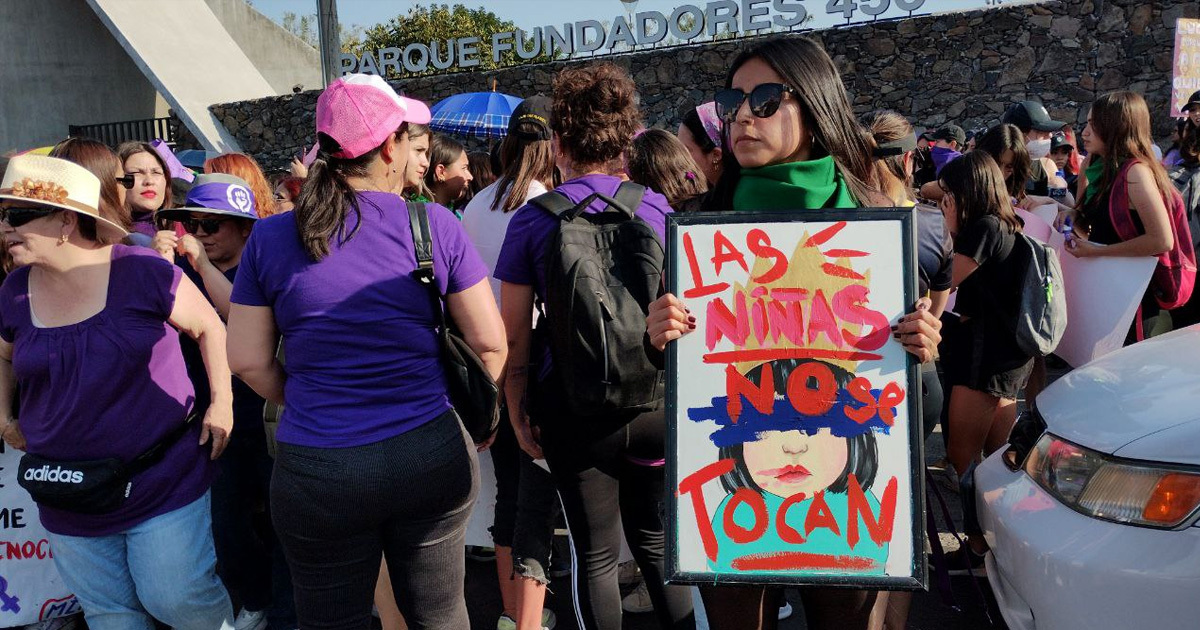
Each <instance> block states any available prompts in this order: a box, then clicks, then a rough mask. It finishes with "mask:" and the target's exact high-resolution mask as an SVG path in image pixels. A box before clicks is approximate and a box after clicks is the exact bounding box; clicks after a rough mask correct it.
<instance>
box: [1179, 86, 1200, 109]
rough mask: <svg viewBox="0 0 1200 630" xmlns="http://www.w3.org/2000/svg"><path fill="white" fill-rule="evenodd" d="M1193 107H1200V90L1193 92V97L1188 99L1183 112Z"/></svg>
mask: <svg viewBox="0 0 1200 630" xmlns="http://www.w3.org/2000/svg"><path fill="white" fill-rule="evenodd" d="M1193 105H1200V90H1197V91H1195V92H1192V95H1191V96H1189V97H1188V100H1187V104H1186V105H1184V106H1183V111H1185V112H1186V111H1188V110H1190V109H1191V108H1192V106H1193Z"/></svg>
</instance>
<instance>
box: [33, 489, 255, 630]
mask: <svg viewBox="0 0 1200 630" xmlns="http://www.w3.org/2000/svg"><path fill="white" fill-rule="evenodd" d="M210 501H211V499H210V497H209V494H208V493H207V492H206V493H205V494H204V496H203V497H201V498H199V499H197V500H195V501H193V502H192V503H190V504H188V505H185V506H184V507H181V508H179V509H177V510H174V511H172V512H167V513H166V514H163V515H160V516H156V517H154V518H152V519H150V520H147V521H145V522H143V523H140V524H138V525H135V526H134V527H132V528H131V529H129V530H126V531H124V532H122V533H120V534H113V535H111V536H96V537H84V536H63V535H59V534H50V545H51V547H52V548H53V549H54V564H55V565H56V566H57V567H58V572H59V573H60V574H61V575H62V578H63V581H64V582H65V583H66V585H67V586H68V587H70V588H71V589H72V590H74V591H75V596H76V597H77V598H79V604H80V605H81V606H82V607H83V614H84V616H85V617H86V618H87V623H88V627H89V628H91V629H92V630H154V619H158V620H159V621H161V622H162V623H165V624H167V625H169V626H171V627H172V628H176V629H177V630H230V629H231V628H233V606H232V605H231V604H230V603H229V594H228V593H227V592H225V587H224V586H222V585H221V581H220V580H219V579H218V578H217V571H216V568H217V567H216V565H217V557H216V554H215V553H214V552H213V540H212V524H211V523H212V521H211V517H210V514H211V509H212V508H211V506H210Z"/></svg>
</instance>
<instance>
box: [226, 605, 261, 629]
mask: <svg viewBox="0 0 1200 630" xmlns="http://www.w3.org/2000/svg"><path fill="white" fill-rule="evenodd" d="M266 627H267V611H265V610H247V609H245V608H243V609H242V612H240V613H238V616H237V619H234V620H233V630H263V628H266Z"/></svg>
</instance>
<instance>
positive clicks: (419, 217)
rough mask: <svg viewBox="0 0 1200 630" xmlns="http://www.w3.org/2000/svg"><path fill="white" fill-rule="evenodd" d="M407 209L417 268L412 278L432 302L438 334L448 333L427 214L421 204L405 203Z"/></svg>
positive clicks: (423, 205)
mask: <svg viewBox="0 0 1200 630" xmlns="http://www.w3.org/2000/svg"><path fill="white" fill-rule="evenodd" d="M404 205H405V206H406V207H407V208H408V224H409V227H410V228H411V229H412V237H413V251H414V252H415V253H416V255H417V268H416V270H415V271H413V277H414V278H416V280H417V282H419V283H421V284H423V285H425V288H426V289H427V290H428V292H429V297H430V299H431V300H432V301H433V315H434V317H435V318H437V325H438V328H440V329H441V331H440V334H441V335H443V336H445V335H446V334H448V333H449V331H448V330H447V328H446V312H445V310H444V309H443V308H442V292H441V291H439V290H438V286H437V276H436V274H435V272H434V269H433V232H432V231H431V230H430V229H429V212H428V211H427V210H426V209H425V204H424V203H423V202H419V201H418V202H405V204H404Z"/></svg>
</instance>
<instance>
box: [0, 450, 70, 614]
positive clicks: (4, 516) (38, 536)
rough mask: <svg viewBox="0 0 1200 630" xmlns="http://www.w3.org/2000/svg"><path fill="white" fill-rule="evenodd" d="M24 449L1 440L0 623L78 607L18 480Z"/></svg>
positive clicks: (35, 512)
mask: <svg viewBox="0 0 1200 630" xmlns="http://www.w3.org/2000/svg"><path fill="white" fill-rule="evenodd" d="M23 454H24V453H22V452H21V451H18V450H15V449H12V448H8V447H7V446H5V445H3V444H0V628H11V627H13V626H24V625H28V624H31V623H37V622H39V621H45V620H47V619H53V618H55V617H62V616H65V615H72V614H75V613H77V612H81V610H82V609H81V608H80V607H79V601H78V600H76V599H75V596H74V595H73V594H72V593H71V591H70V590H68V589H67V587H66V585H64V584H63V581H62V578H61V577H60V576H59V575H58V569H57V568H55V566H54V555H53V552H52V551H51V549H50V541H49V539H48V536H47V535H46V529H45V528H44V527H42V522H41V520H40V519H39V518H38V508H37V504H35V503H34V502H33V499H32V498H30V496H29V493H28V492H26V491H25V489H24V488H22V487H21V486H19V485H17V465H18V464H19V463H20V462H21V455H23Z"/></svg>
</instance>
